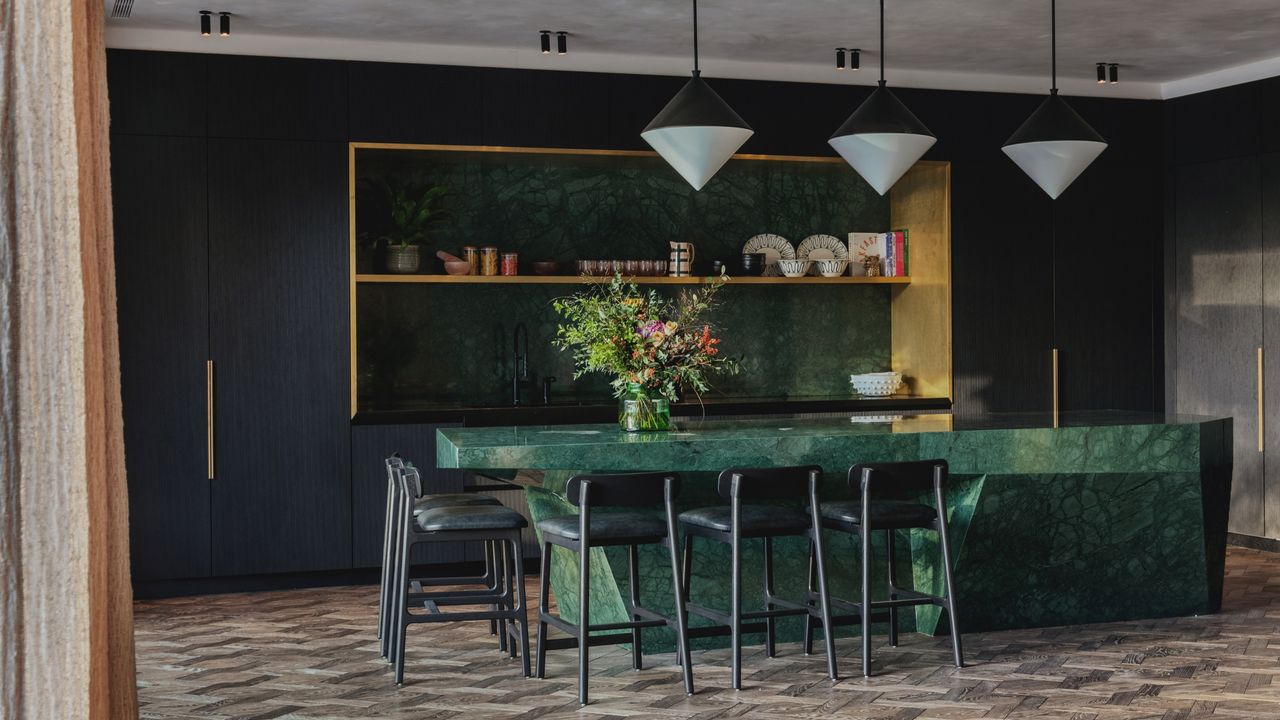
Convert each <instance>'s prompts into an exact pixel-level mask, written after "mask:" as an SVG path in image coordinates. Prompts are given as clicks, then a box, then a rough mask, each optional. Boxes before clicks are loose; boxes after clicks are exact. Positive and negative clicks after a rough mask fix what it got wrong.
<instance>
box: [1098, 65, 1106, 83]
mask: <svg viewBox="0 0 1280 720" xmlns="http://www.w3.org/2000/svg"><path fill="white" fill-rule="evenodd" d="M1098 84H1099V85H1106V84H1107V64H1106V63H1098Z"/></svg>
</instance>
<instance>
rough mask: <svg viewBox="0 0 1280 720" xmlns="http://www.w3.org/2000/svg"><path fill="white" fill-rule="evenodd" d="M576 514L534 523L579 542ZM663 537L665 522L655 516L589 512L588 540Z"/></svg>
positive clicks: (544, 529) (544, 531)
mask: <svg viewBox="0 0 1280 720" xmlns="http://www.w3.org/2000/svg"><path fill="white" fill-rule="evenodd" d="M578 522H579V520H578V516H577V515H560V516H558V517H552V518H547V519H546V520H543V521H542V522H540V523H538V529H539V530H541V531H542V532H543V533H551V534H553V535H559V536H560V537H564V538H568V539H570V540H579V539H581V538H580V537H579V535H580V533H579V532H578ZM666 536H667V521H666V520H664V519H663V518H662V517H660V516H658V515H651V514H648V513H639V512H616V513H615V512H593V513H591V539H592V540H601V541H605V540H607V541H611V542H617V541H622V540H631V539H637V540H639V539H644V540H649V541H652V540H655V539H661V538H664V537H666Z"/></svg>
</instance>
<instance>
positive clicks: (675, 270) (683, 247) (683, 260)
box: [667, 242, 693, 277]
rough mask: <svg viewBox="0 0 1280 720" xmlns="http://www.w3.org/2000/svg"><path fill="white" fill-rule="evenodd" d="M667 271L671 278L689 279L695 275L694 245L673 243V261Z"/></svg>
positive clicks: (668, 265) (668, 264)
mask: <svg viewBox="0 0 1280 720" xmlns="http://www.w3.org/2000/svg"><path fill="white" fill-rule="evenodd" d="M667 270H668V272H667V274H668V275H670V276H671V277H689V276H690V275H692V274H693V243H687V242H672V243H671V261H670V262H669V263H667Z"/></svg>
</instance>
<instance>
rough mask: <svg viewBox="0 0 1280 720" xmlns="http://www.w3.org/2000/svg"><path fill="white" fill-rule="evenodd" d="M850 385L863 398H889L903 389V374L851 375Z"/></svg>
mask: <svg viewBox="0 0 1280 720" xmlns="http://www.w3.org/2000/svg"><path fill="white" fill-rule="evenodd" d="M849 384H850V385H852V386H853V389H854V391H855V392H857V393H858V394H859V395H861V396H863V397H888V396H890V395H892V394H894V393H896V392H898V388H900V387H902V373H897V372H878V373H862V374H860V375H850V376H849Z"/></svg>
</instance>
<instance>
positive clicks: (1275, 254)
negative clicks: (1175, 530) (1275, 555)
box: [1236, 153, 1280, 539]
mask: <svg viewBox="0 0 1280 720" xmlns="http://www.w3.org/2000/svg"><path fill="white" fill-rule="evenodd" d="M1262 242H1263V260H1262V262H1263V268H1262V273H1263V277H1264V279H1265V281H1264V283H1263V289H1264V297H1265V302H1264V304H1263V316H1264V325H1263V330H1262V336H1263V344H1264V349H1265V352H1264V353H1263V360H1264V364H1265V367H1264V371H1265V372H1264V377H1265V380H1266V382H1265V383H1264V385H1263V387H1264V390H1265V394H1264V397H1263V403H1264V404H1263V408H1264V410H1265V420H1264V422H1263V429H1264V440H1265V448H1266V450H1267V454H1266V457H1265V458H1264V469H1265V477H1264V480H1263V495H1262V497H1263V498H1264V499H1265V501H1266V502H1265V507H1264V511H1263V535H1265V536H1266V537H1269V538H1277V539H1280V154H1277V153H1272V154H1268V155H1263V156H1262ZM1237 422H1238V421H1237ZM1237 432H1238V431H1237ZM1236 472H1237V475H1236V476H1237V477H1239V470H1237V471H1236Z"/></svg>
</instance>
